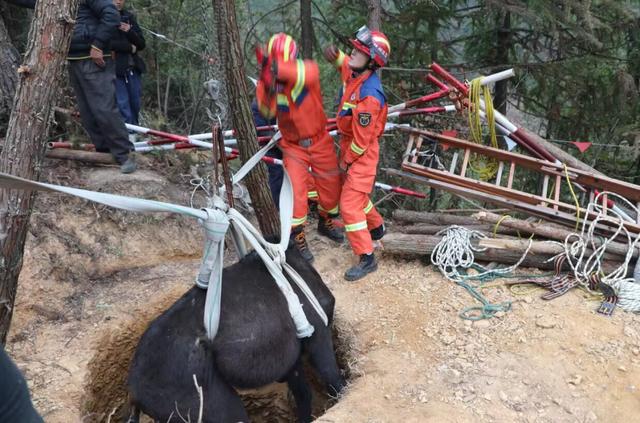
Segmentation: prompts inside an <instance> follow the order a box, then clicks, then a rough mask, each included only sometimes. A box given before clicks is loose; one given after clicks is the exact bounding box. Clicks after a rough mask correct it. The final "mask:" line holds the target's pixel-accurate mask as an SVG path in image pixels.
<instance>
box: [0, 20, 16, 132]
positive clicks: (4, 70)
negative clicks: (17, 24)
mask: <svg viewBox="0 0 640 423" xmlns="http://www.w3.org/2000/svg"><path fill="white" fill-rule="evenodd" d="M19 58H20V56H19V55H18V51H17V50H16V49H15V47H14V46H13V43H12V42H11V39H10V38H9V33H8V32H7V28H6V27H5V25H4V20H3V19H2V18H1V17H0V134H4V133H5V130H6V129H7V124H8V122H9V115H10V114H11V105H12V104H13V96H14V94H15V93H16V85H17V84H18V72H17V71H18V62H19V60H20V59H19Z"/></svg>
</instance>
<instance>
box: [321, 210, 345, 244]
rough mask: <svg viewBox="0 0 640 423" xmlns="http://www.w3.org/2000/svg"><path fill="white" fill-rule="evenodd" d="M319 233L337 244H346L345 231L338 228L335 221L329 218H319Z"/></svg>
mask: <svg viewBox="0 0 640 423" xmlns="http://www.w3.org/2000/svg"><path fill="white" fill-rule="evenodd" d="M318 233H319V234H320V235H324V236H326V237H327V238H329V239H331V240H333V241H335V242H339V243H342V242H344V229H342V228H340V227H338V226H336V224H335V222H334V221H333V219H332V218H330V217H328V216H319V217H318Z"/></svg>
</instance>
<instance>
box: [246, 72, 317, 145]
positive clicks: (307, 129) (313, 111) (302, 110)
mask: <svg viewBox="0 0 640 423" xmlns="http://www.w3.org/2000/svg"><path fill="white" fill-rule="evenodd" d="M276 69H277V70H276V77H275V79H276V90H275V93H270V92H269V87H265V86H264V84H263V83H262V81H258V85H257V87H256V98H257V101H258V107H259V110H260V113H261V114H262V115H263V116H264V117H266V118H272V117H273V116H276V117H277V118H278V126H279V128H280V132H282V137H283V138H284V139H285V140H286V141H292V142H297V141H299V140H303V139H306V138H311V137H313V136H315V135H317V134H319V133H320V132H321V131H325V130H326V125H327V116H326V115H325V113H324V109H323V108H322V93H321V91H320V72H319V70H318V65H317V63H315V62H314V61H312V60H299V59H297V60H291V61H287V62H284V61H278V63H277V67H276Z"/></svg>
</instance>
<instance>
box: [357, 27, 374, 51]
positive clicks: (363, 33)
mask: <svg viewBox="0 0 640 423" xmlns="http://www.w3.org/2000/svg"><path fill="white" fill-rule="evenodd" d="M355 37H356V40H357V41H359V42H360V43H362V44H363V45H365V46H366V47H369V48H371V45H372V44H373V38H372V36H371V31H370V30H369V28H368V27H367V26H366V25H363V26H361V27H360V29H358V30H357V31H356V33H355Z"/></svg>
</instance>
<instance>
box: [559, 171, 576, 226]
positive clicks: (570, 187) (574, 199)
mask: <svg viewBox="0 0 640 423" xmlns="http://www.w3.org/2000/svg"><path fill="white" fill-rule="evenodd" d="M562 165H563V166H564V175H565V176H566V178H567V184H568V185H569V191H571V196H572V197H573V201H574V202H575V203H576V228H575V230H576V231H578V226H580V202H579V201H578V197H577V196H576V193H575V191H574V190H573V184H572V183H571V179H569V169H567V165H566V164H564V163H563V164H562Z"/></svg>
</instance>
